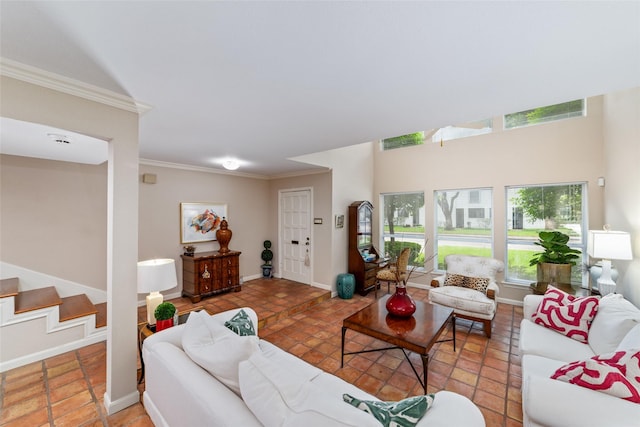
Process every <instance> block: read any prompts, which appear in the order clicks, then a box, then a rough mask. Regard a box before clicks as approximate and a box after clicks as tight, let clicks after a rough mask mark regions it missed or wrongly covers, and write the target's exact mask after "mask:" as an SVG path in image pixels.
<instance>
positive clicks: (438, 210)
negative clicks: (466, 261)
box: [434, 188, 493, 270]
mask: <svg viewBox="0 0 640 427" xmlns="http://www.w3.org/2000/svg"><path fill="white" fill-rule="evenodd" d="M473 193H476V194H477V196H476V195H473V196H472V194H473ZM492 194H493V192H492V190H491V189H489V188H480V189H469V190H442V191H436V192H435V194H434V196H435V197H434V199H435V206H434V209H435V216H434V217H435V222H436V223H435V228H436V231H435V240H436V246H437V251H438V266H437V268H436V269H437V270H444V269H445V265H444V258H445V257H446V256H447V255H449V254H452V253H457V254H463V255H478V256H487V257H491V256H493V218H492V215H491V212H492V211H491V205H492V200H493V195H492ZM471 200H474V202H473V204H474V207H473V208H470V207H469V204H470V203H471ZM475 200H477V202H476V201H475ZM478 205H480V207H479V206H478Z"/></svg>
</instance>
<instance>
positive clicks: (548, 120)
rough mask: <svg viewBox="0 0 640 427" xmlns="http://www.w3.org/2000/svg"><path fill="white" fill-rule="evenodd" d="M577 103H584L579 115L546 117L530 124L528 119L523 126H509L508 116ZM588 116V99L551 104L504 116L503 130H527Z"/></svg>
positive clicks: (568, 114)
mask: <svg viewBox="0 0 640 427" xmlns="http://www.w3.org/2000/svg"><path fill="white" fill-rule="evenodd" d="M576 101H581V102H582V109H581V110H580V113H579V114H578V112H577V111H574V112H571V113H565V114H556V115H553V116H545V117H544V118H543V119H541V120H539V121H535V122H530V121H529V120H528V119H527V122H526V123H523V124H518V125H514V126H509V125H508V124H507V123H508V122H509V119H508V118H507V116H515V115H516V114H525V115H526V114H527V113H531V112H534V111H536V110H539V109H542V108H550V107H555V106H558V105H563V104H569V103H571V102H576ZM586 116H587V99H586V98H581V99H572V100H571V101H566V102H559V103H557V104H551V105H543V106H540V107H536V108H531V109H529V110H523V111H516V112H512V113H508V114H504V115H503V116H502V128H503V130H511V129H520V128H525V127H529V126H537V125H542V124H545V123H553V122H557V121H560V120H567V119H573V118H577V117H586Z"/></svg>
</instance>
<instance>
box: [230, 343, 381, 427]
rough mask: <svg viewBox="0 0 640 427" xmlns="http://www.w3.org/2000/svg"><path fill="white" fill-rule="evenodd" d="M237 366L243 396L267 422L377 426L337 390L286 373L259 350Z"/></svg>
mask: <svg viewBox="0 0 640 427" xmlns="http://www.w3.org/2000/svg"><path fill="white" fill-rule="evenodd" d="M239 369H240V371H239V373H240V389H241V392H242V398H243V399H244V401H245V403H246V404H247V406H248V407H249V409H250V410H251V412H253V414H254V415H255V416H256V418H258V420H259V421H260V422H261V423H262V424H264V425H266V426H276V425H277V426H282V427H299V426H304V427H325V426H326V427H338V426H340V427H343V426H352V427H359V426H363V427H364V426H371V427H379V426H380V424H379V423H378V422H377V421H376V420H375V419H374V418H373V417H371V416H370V415H368V414H365V413H364V412H362V411H360V410H358V409H356V408H354V407H352V406H349V405H347V404H345V403H344V402H343V401H342V393H341V392H340V391H337V390H330V389H329V390H327V389H324V388H322V387H320V386H318V385H317V384H314V383H313V382H312V380H313V378H314V377H312V376H303V375H289V371H288V369H287V367H286V366H282V365H280V364H277V363H275V362H273V361H272V360H270V359H269V358H267V357H265V356H264V355H263V354H261V353H256V354H254V355H252V356H251V357H250V358H249V359H247V360H246V361H243V362H242V363H240V367H239ZM319 375H328V374H325V373H321V374H319Z"/></svg>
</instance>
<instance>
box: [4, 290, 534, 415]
mask: <svg viewBox="0 0 640 427" xmlns="http://www.w3.org/2000/svg"><path fill="white" fill-rule="evenodd" d="M427 292H428V291H426V290H422V289H415V288H410V289H409V293H410V294H411V295H412V296H413V298H415V299H420V300H426V297H427ZM372 301H373V295H372V294H371V295H369V296H367V297H362V296H359V295H355V296H354V297H353V298H352V299H348V300H342V299H339V298H337V297H336V298H329V295H328V293H327V292H325V291H323V290H319V289H317V288H313V287H310V286H306V285H300V284H297V283H293V282H288V281H286V280H279V279H269V280H262V279H259V280H253V281H250V282H247V283H245V285H244V286H243V288H242V291H241V292H236V293H227V294H222V295H218V296H215V297H212V298H208V299H205V300H202V301H201V302H200V303H196V304H191V302H190V301H189V300H188V299H186V298H179V299H175V300H172V302H174V304H176V306H177V307H178V308H179V310H186V309H189V308H192V307H197V306H202V307H204V308H206V309H207V310H208V311H209V312H211V313H216V312H220V311H222V310H226V309H229V308H234V307H240V306H250V307H252V308H253V309H254V310H256V312H257V313H258V316H259V318H260V319H261V321H260V326H259V328H260V329H259V334H260V336H261V337H262V338H264V339H266V340H268V341H270V342H272V343H274V344H276V345H278V346H279V347H281V348H283V349H285V350H287V351H289V352H291V353H293V354H295V355H296V356H298V357H301V358H302V359H304V360H306V361H308V362H309V363H311V364H313V365H316V366H318V367H320V368H322V369H323V370H325V371H327V372H331V373H334V374H335V375H338V376H339V377H341V378H343V379H345V380H346V381H349V382H351V383H354V384H356V385H357V386H358V387H360V388H362V389H363V390H365V391H367V392H369V393H371V394H373V395H376V396H377V397H379V398H380V399H383V400H398V399H402V398H404V397H407V396H411V395H416V394H421V393H422V386H421V385H420V384H419V383H418V381H417V379H416V378H415V376H414V373H413V371H412V370H411V367H410V366H409V365H408V362H407V361H406V360H405V358H404V356H403V355H402V352H401V351H400V350H389V351H381V352H371V353H364V354H360V355H351V356H345V367H344V368H342V369H341V368H340V337H341V332H340V331H341V327H342V319H343V318H345V317H347V316H349V315H350V314H352V313H354V312H355V311H357V310H359V309H361V308H363V307H365V306H366V305H368V304H370V303H371V302H372ZM139 319H140V321H144V319H145V309H144V308H141V309H140V310H139ZM521 319H522V309H521V308H520V307H515V306H511V305H507V304H500V305H499V308H498V314H497V315H496V319H495V321H494V326H493V336H492V338H491V339H490V340H488V339H487V338H486V337H485V336H484V335H483V333H482V327H481V325H480V324H473V323H471V322H468V321H465V320H458V323H457V329H456V349H457V351H456V352H454V351H453V345H452V343H450V342H445V343H440V344H436V345H435V346H434V347H433V349H432V351H431V356H430V362H429V377H428V391H429V392H436V391H438V390H442V389H445V390H450V391H455V392H458V393H460V394H463V395H465V396H467V397H468V398H470V399H471V400H473V401H474V402H475V403H476V405H478V407H479V408H480V410H481V411H482V413H483V414H484V417H485V420H486V423H487V426H489V427H494V426H495V427H501V426H502V427H512V426H522V408H521V393H520V385H521V370H520V357H519V356H518V352H517V348H518V337H519V325H520V320H521ZM450 334H451V332H450V331H449V332H447V333H446V335H447V336H448V337H450ZM443 338H445V337H444V336H443ZM382 345H384V344H383V343H381V342H379V341H376V340H375V339H372V338H368V337H366V336H364V335H360V334H357V333H355V332H353V331H349V332H347V346H348V347H347V350H348V351H357V350H360V349H367V348H377V347H380V346H382ZM410 358H411V360H412V361H413V363H414V364H415V366H418V367H419V366H420V358H419V357H417V356H416V355H411V356H410ZM105 361H106V345H105V343H98V344H94V345H91V346H88V347H84V348H81V349H79V350H75V351H71V352H68V353H65V354H62V355H60V356H56V357H52V358H50V359H46V360H44V361H41V362H35V363H32V364H29V365H27V366H24V367H21V368H16V369H13V370H11V371H7V372H5V373H3V374H2V377H1V384H0V386H1V388H0V393H1V394H0V426H2V427H5V426H47V425H52V426H53V425H56V426H151V425H152V424H151V421H150V419H149V417H148V416H147V415H146V413H145V411H144V408H143V406H142V404H136V405H134V406H131V407H129V408H127V409H125V410H123V411H120V412H118V413H117V414H114V415H111V416H107V415H106V414H105V411H104V407H103V404H102V400H103V395H104V392H105V389H106V383H105V381H106V379H105V375H106V368H105ZM139 388H140V392H142V391H144V382H143V383H142V384H141V385H140V387H139Z"/></svg>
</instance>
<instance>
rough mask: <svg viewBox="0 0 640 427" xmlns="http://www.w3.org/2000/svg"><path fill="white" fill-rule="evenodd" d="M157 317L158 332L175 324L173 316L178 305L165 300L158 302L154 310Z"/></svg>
mask: <svg viewBox="0 0 640 427" xmlns="http://www.w3.org/2000/svg"><path fill="white" fill-rule="evenodd" d="M153 314H154V316H155V317H156V332H159V331H161V330H163V329H167V328H170V327H172V326H173V316H174V315H175V314H176V306H175V305H173V304H172V303H170V302H168V301H165V302H163V303H160V304H158V306H157V307H156V310H155V311H154V312H153Z"/></svg>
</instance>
